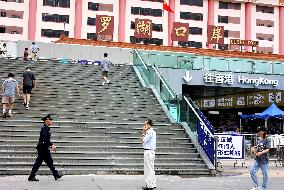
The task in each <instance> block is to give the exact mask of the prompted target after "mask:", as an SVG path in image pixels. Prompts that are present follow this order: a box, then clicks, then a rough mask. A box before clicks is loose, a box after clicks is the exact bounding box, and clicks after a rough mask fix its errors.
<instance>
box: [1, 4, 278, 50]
mask: <svg viewBox="0 0 284 190" xmlns="http://www.w3.org/2000/svg"><path fill="white" fill-rule="evenodd" d="M162 2H163V0H0V13H1V15H0V40H12V41H15V40H35V41H42V42H51V41H56V40H57V39H58V37H59V36H60V34H61V33H63V32H65V34H66V35H67V36H69V37H71V38H79V39H97V35H96V15H108V16H114V35H113V36H112V40H113V41H119V42H128V43H130V42H131V43H140V42H141V41H143V39H136V38H135V37H134V28H135V24H134V22H135V19H136V18H140V19H151V20H152V23H153V26H152V30H153V31H152V39H151V40H150V41H148V42H147V43H150V44H157V45H172V44H173V45H175V46H177V45H179V43H178V42H172V41H171V30H172V23H173V22H182V23H189V38H188V42H186V43H183V44H180V45H186V46H189V47H195V48H208V47H209V48H212V46H210V45H208V44H207V27H208V25H215V26H224V30H225V33H224V37H225V44H224V45H219V46H215V47H214V48H219V49H230V50H238V49H240V46H234V45H229V44H230V39H243V40H255V41H259V47H258V48H257V51H258V52H264V53H275V54H284V4H281V2H282V1H281V0H230V1H229V0H167V1H166V2H167V3H168V4H169V5H170V7H171V9H172V10H173V11H174V13H168V12H167V11H163V6H162ZM245 50H248V51H252V49H251V47H245Z"/></svg>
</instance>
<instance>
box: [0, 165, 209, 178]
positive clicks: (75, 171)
mask: <svg viewBox="0 0 284 190" xmlns="http://www.w3.org/2000/svg"><path fill="white" fill-rule="evenodd" d="M56 169H57V170H58V171H59V172H61V173H64V174H65V175H80V174H82V173H83V174H95V175H109V174H124V175H142V174H143V173H144V169H143V168H139V169H138V168H130V169H129V168H121V169H116V168H112V169H109V168H106V169H105V168H88V169H81V168H56ZM30 171H31V168H19V167H17V168H16V167H14V168H6V167H3V168H0V175H29V174H30ZM37 174H38V175H50V174H51V172H50V170H49V168H47V167H42V168H40V170H39V171H38V173H37ZM155 174H156V175H192V176H210V175H211V173H210V171H209V170H208V169H194V170H192V169H181V168H177V169H156V170H155Z"/></svg>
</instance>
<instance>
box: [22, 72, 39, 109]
mask: <svg viewBox="0 0 284 190" xmlns="http://www.w3.org/2000/svg"><path fill="white" fill-rule="evenodd" d="M21 87H22V88H23V98H24V103H23V104H24V106H25V107H26V109H27V110H28V109H30V100H31V93H32V91H35V90H36V78H35V75H34V73H33V72H32V71H31V67H27V68H26V71H25V72H24V73H23V74H22V82H21Z"/></svg>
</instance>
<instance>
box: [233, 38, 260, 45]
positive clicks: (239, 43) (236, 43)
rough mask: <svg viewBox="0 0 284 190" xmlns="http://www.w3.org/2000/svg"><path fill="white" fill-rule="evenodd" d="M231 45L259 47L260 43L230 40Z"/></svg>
mask: <svg viewBox="0 0 284 190" xmlns="http://www.w3.org/2000/svg"><path fill="white" fill-rule="evenodd" d="M230 44H231V45H239V46H253V47H258V44H259V42H258V41H253V40H241V39H230Z"/></svg>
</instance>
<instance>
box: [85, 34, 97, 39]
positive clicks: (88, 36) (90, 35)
mask: <svg viewBox="0 0 284 190" xmlns="http://www.w3.org/2000/svg"><path fill="white" fill-rule="evenodd" d="M87 39H92V40H97V34H96V33H87Z"/></svg>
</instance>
